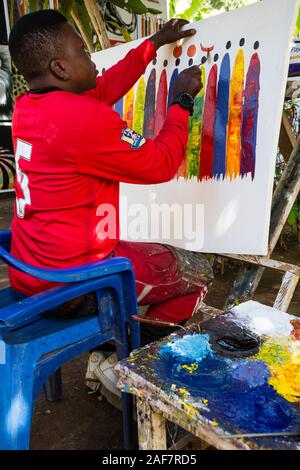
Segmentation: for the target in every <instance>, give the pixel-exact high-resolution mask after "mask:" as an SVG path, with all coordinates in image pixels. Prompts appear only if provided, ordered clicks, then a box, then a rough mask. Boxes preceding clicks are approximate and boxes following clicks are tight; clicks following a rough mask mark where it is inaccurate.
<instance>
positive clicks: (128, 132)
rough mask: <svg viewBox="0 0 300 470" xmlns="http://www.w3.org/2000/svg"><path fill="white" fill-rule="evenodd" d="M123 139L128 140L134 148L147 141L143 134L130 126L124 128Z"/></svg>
mask: <svg viewBox="0 0 300 470" xmlns="http://www.w3.org/2000/svg"><path fill="white" fill-rule="evenodd" d="M121 140H124V142H128V144H130V146H131V148H134V149H136V148H140V147H142V146H143V145H144V144H145V143H146V140H145V139H144V137H143V136H142V135H140V134H138V133H137V132H135V131H133V130H132V129H130V128H129V127H126V128H125V129H123V130H122V136H121Z"/></svg>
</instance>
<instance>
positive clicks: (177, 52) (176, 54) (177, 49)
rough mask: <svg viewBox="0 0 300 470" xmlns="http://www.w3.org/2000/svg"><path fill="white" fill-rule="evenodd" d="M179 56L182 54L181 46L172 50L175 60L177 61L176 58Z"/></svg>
mask: <svg viewBox="0 0 300 470" xmlns="http://www.w3.org/2000/svg"><path fill="white" fill-rule="evenodd" d="M181 54H182V47H181V46H176V47H175V48H174V49H173V56H174V57H176V59H178V57H180V56H181Z"/></svg>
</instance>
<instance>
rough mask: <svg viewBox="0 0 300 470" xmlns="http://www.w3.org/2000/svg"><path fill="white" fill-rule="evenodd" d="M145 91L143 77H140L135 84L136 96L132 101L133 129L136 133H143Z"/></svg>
mask: <svg viewBox="0 0 300 470" xmlns="http://www.w3.org/2000/svg"><path fill="white" fill-rule="evenodd" d="M145 92H146V82H145V78H144V77H141V78H140V80H139V83H138V86H137V90H136V97H135V101H134V110H133V130H134V131H135V132H137V133H138V134H142V133H143V126H144V108H145Z"/></svg>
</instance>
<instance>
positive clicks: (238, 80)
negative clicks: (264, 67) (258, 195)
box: [226, 49, 245, 179]
mask: <svg viewBox="0 0 300 470" xmlns="http://www.w3.org/2000/svg"><path fill="white" fill-rule="evenodd" d="M244 66H245V58H244V52H243V50H242V49H240V50H239V51H238V53H237V56H236V59H235V64H234V68H233V72H232V77H231V82H230V98H229V118H228V127H227V150H226V176H227V177H229V178H230V179H233V178H236V177H237V176H238V175H239V173H240V158H241V126H242V111H243V88H244Z"/></svg>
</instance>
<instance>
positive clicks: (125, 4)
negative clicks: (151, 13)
mask: <svg viewBox="0 0 300 470" xmlns="http://www.w3.org/2000/svg"><path fill="white" fill-rule="evenodd" d="M110 2H111V3H113V4H114V5H116V6H118V7H120V8H123V9H124V10H130V11H132V12H133V13H136V14H137V15H143V14H144V13H147V12H148V8H147V7H146V6H145V5H144V4H143V3H142V2H141V0H128V1H126V0H110Z"/></svg>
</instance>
